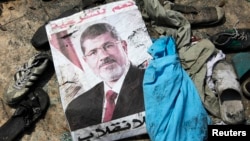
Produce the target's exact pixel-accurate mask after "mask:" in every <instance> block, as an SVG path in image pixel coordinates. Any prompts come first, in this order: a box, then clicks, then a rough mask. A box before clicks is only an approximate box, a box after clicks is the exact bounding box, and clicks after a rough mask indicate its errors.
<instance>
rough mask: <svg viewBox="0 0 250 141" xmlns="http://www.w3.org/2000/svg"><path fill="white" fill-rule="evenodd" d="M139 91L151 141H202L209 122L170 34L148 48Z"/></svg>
mask: <svg viewBox="0 0 250 141" xmlns="http://www.w3.org/2000/svg"><path fill="white" fill-rule="evenodd" d="M148 52H149V53H150V54H151V55H152V57H153V59H152V60H151V61H150V62H149V66H148V67H147V68H146V71H145V75H144V80H143V91H144V101H145V118H146V128H147V132H148V134H149V136H150V139H151V140H152V141H166V140H170V141H176V140H177V141H204V140H206V138H207V125H208V124H211V119H210V117H209V116H208V114H207V112H206V110H205V108H204V107H203V105H202V101H201V99H200V97H199V94H198V91H197V89H196V87H195V85H194V83H193V81H192V80H191V78H190V77H189V75H188V74H187V73H186V72H185V70H184V69H183V68H182V66H181V63H180V60H179V57H178V54H177V53H176V46H175V42H174V40H173V38H172V37H161V38H159V39H157V40H156V41H155V42H154V43H153V45H152V46H151V47H150V48H149V50H148Z"/></svg>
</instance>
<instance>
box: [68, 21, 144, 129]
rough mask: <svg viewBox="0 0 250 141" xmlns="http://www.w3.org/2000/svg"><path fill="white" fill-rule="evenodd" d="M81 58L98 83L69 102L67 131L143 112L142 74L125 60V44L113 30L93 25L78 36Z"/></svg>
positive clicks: (100, 25)
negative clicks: (98, 80) (99, 80)
mask: <svg viewBox="0 0 250 141" xmlns="http://www.w3.org/2000/svg"><path fill="white" fill-rule="evenodd" d="M80 46H81V51H82V53H83V56H82V58H81V59H83V61H84V62H85V63H86V64H87V65H88V66H89V68H90V69H91V70H92V71H93V73H94V74H95V75H96V76H97V77H99V78H100V79H101V80H102V81H101V82H100V83H98V84H97V85H95V86H94V87H93V88H91V89H90V90H88V91H86V92H84V93H83V94H81V95H79V96H78V97H76V98H75V99H73V100H72V101H71V102H70V103H69V104H68V106H67V107H66V110H65V114H66V118H67V120H68V123H69V126H70V129H71V130H72V131H75V130H77V129H81V128H85V127H88V126H92V125H97V124H100V123H104V122H109V121H111V120H114V119H119V118H122V117H125V116H129V115H132V114H136V113H139V112H143V111H144V110H145V109H144V101H143V100H144V99H143V87H142V82H143V75H144V70H143V69H139V68H138V67H137V66H135V65H133V63H132V62H131V61H130V60H129V58H128V44H127V42H126V40H123V39H122V38H121V37H120V36H119V34H118V32H117V31H116V29H115V27H113V26H112V25H110V24H108V23H95V24H92V25H90V26H89V27H87V28H86V29H85V30H84V31H83V33H82V34H81V37H80Z"/></svg>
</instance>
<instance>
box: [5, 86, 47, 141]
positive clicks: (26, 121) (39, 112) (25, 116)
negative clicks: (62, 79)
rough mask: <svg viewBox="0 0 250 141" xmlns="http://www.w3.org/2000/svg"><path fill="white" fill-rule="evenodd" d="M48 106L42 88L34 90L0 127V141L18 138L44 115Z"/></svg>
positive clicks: (10, 140) (45, 94)
mask: <svg viewBox="0 0 250 141" xmlns="http://www.w3.org/2000/svg"><path fill="white" fill-rule="evenodd" d="M49 105H50V100H49V96H48V94H47V93H46V92H45V91H44V90H43V89H42V88H39V87H38V88H36V89H35V90H34V92H31V93H29V95H28V96H27V99H23V100H22V101H21V102H20V104H19V105H18V107H17V109H16V111H15V112H14V114H13V115H12V117H11V118H10V119H9V120H8V121H7V122H6V123H5V124H3V125H2V127H0V140H1V141H13V140H15V139H17V138H20V136H22V135H23V133H25V131H26V130H27V129H29V128H31V127H32V126H33V125H34V124H35V123H36V122H38V120H39V119H41V118H42V117H43V116H44V115H45V113H46V111H47V109H48V107H49Z"/></svg>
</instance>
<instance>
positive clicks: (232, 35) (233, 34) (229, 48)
mask: <svg viewBox="0 0 250 141" xmlns="http://www.w3.org/2000/svg"><path fill="white" fill-rule="evenodd" d="M209 39H210V40H211V42H212V43H213V44H214V45H215V47H216V48H218V49H220V50H222V51H223V52H240V51H245V50H249V49H250V29H232V30H226V31H223V32H220V33H217V34H215V35H213V36H211V37H210V38H209Z"/></svg>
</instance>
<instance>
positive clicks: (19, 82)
mask: <svg viewBox="0 0 250 141" xmlns="http://www.w3.org/2000/svg"><path fill="white" fill-rule="evenodd" d="M49 63H50V57H49V55H48V54H45V53H40V54H36V55H35V56H33V57H32V58H30V59H29V61H28V62H26V63H25V64H24V65H23V66H22V67H21V68H19V69H18V71H17V72H16V74H15V75H14V79H13V80H12V81H10V84H9V86H8V89H7V91H6V93H4V95H3V100H4V101H5V102H6V103H7V104H8V105H10V106H11V105H15V104H17V103H18V102H19V101H20V100H21V99H22V98H23V97H24V96H25V95H26V94H27V93H28V92H29V90H30V89H31V88H32V86H33V85H34V83H35V82H36V81H37V80H38V79H39V76H41V75H42V74H43V73H44V72H45V70H46V68H48V65H49Z"/></svg>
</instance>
